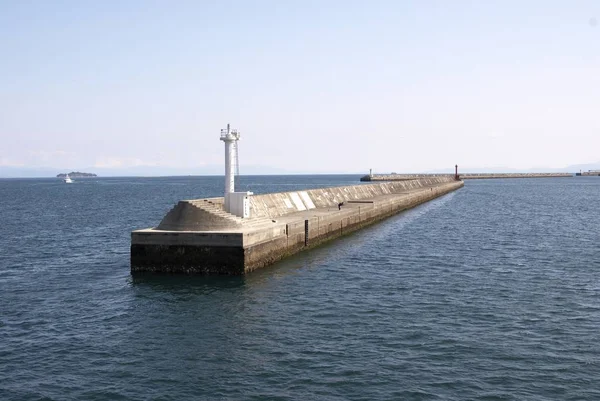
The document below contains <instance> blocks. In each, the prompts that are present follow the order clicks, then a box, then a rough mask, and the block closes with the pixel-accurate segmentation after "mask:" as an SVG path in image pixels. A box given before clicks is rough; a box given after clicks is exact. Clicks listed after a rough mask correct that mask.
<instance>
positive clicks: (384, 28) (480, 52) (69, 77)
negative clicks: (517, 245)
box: [0, 0, 600, 176]
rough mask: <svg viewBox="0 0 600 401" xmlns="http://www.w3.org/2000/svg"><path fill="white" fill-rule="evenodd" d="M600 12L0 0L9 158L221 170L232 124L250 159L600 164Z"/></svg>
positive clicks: (275, 167)
mask: <svg viewBox="0 0 600 401" xmlns="http://www.w3.org/2000/svg"><path fill="white" fill-rule="evenodd" d="M599 19H600V2H596V1H583V0H582V1H575V2H568V3H567V2H560V1H525V2H521V1H519V2H517V1H506V2H501V3H494V4H491V3H473V2H467V1H456V2H452V3H447V2H442V1H433V0H432V1H427V2H402V3H400V2H393V1H373V2H369V3H368V4H367V3H364V2H359V1H344V2H342V1H328V2H313V1H308V2H291V1H290V2H275V1H255V2H241V1H232V2H226V3H225V2H187V1H182V2H174V3H167V2H155V3H148V2H143V1H126V2H120V3H114V2H110V3H82V2H76V1H65V2H61V3H54V2H34V3H26V2H17V1H14V2H10V1H9V2H3V3H2V4H0V33H1V35H0V51H1V52H2V54H3V61H2V63H0V87H2V91H0V142H1V146H0V168H3V170H4V171H5V172H6V171H8V170H12V171H15V170H18V169H21V170H28V169H40V170H52V169H55V171H57V174H58V173H59V172H68V171H71V170H75V169H83V168H85V169H88V170H93V169H106V170H103V171H109V170H110V171H136V170H137V171H140V170H143V169H146V170H152V171H170V170H178V171H191V172H196V171H198V172H201V171H213V170H214V169H215V168H216V167H215V166H221V165H222V163H223V143H222V142H220V141H219V131H220V129H221V128H224V127H225V126H226V124H227V123H231V124H232V126H233V127H234V128H237V129H238V130H240V131H241V134H242V140H241V142H240V164H241V173H242V174H246V173H247V171H248V169H250V170H251V171H252V169H254V168H256V167H257V166H258V167H260V168H263V170H264V171H266V172H269V171H281V172H282V173H283V174H286V173H291V174H296V173H297V172H306V173H307V174H315V173H327V172H333V173H343V172H353V171H357V172H364V173H367V172H368V170H369V169H370V168H372V169H373V171H374V172H382V173H383V172H391V171H398V172H425V171H445V170H448V169H451V168H452V166H454V165H455V164H457V163H458V165H459V166H460V167H461V168H462V169H463V171H467V170H468V169H496V170H497V169H499V168H500V169H505V170H521V171H527V170H532V169H534V170H540V169H544V170H555V169H561V168H567V167H568V166H573V165H595V166H597V165H598V162H599V157H598V156H597V149H598V148H600V135H599V134H600V132H599V131H600V113H598V112H597V108H598V104H600V75H599V74H598V73H597V72H598V71H599V67H600V27H599V26H598V20H599ZM49 166H50V167H49ZM111 169H112V170H111ZM214 171H215V174H216V175H218V173H217V172H216V170H214ZM256 171H260V169H258V170H256ZM90 172H94V171H90ZM5 174H6V173H4V175H5ZM200 174H202V173H200ZM352 174H353V173H352ZM2 175H3V173H2V172H1V171H0V176H2Z"/></svg>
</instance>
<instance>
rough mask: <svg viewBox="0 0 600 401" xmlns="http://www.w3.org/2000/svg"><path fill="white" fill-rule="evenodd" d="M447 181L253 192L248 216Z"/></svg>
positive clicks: (446, 178)
mask: <svg viewBox="0 0 600 401" xmlns="http://www.w3.org/2000/svg"><path fill="white" fill-rule="evenodd" d="M448 182H454V176H448V175H443V176H437V177H425V178H420V179H411V180H405V181H395V182H383V183H376V184H367V185H352V186H345V187H332V188H319V189H311V190H307V191H292V192H279V193H274V194H265V195H255V196H252V197H251V198H250V204H251V216H252V217H269V218H277V217H281V216H285V215H287V214H290V213H296V212H299V211H304V210H311V209H315V208H322V207H337V205H338V203H341V202H348V201H352V200H361V199H370V198H374V197H376V196H380V195H389V194H400V193H403V192H406V191H408V190H413V189H417V188H425V187H430V186H434V185H439V184H443V183H448Z"/></svg>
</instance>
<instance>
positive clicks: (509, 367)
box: [0, 175, 600, 401]
mask: <svg viewBox="0 0 600 401" xmlns="http://www.w3.org/2000/svg"><path fill="white" fill-rule="evenodd" d="M358 179H359V176H354V175H351V176H344V175H313V176H297V175H294V176H240V177H238V183H237V188H238V189H240V190H250V191H253V192H254V193H256V194H260V193H268V192H275V191H289V190H298V189H304V188H316V187H329V186H337V185H358V184H359V182H358ZM74 181H75V182H74V183H73V184H64V183H63V182H62V181H61V180H59V179H2V180H0V400H336V401H337V400H490V401H491V400H600V177H573V178H545V179H513V180H510V179H498V180H473V181H467V182H465V186H464V188H461V189H459V190H457V191H455V192H452V193H450V194H448V195H445V196H443V197H441V198H438V199H436V200H433V201H431V202H428V203H426V204H423V205H421V206H419V207H416V208H414V209H411V210H409V211H406V212H403V213H401V214H398V215H396V216H393V217H391V218H389V219H387V220H385V221H383V222H381V223H379V224H376V225H374V226H371V227H369V228H366V229H363V230H360V231H358V232H356V233H354V234H351V235H349V236H346V237H343V238H340V239H337V240H335V241H333V242H330V243H328V244H326V245H323V246H321V247H318V248H316V249H312V250H310V251H307V252H303V253H300V254H297V255H295V256H292V257H290V258H288V259H286V260H284V261H281V262H278V263H276V264H275V265H273V266H271V267H268V268H264V269H261V270H258V271H256V272H254V273H252V274H249V275H247V276H245V277H187V276H164V275H162V276H161V275H155V276H152V275H151V276H134V277H132V276H131V274H130V262H129V247H130V232H131V231H132V230H135V229H140V228H148V227H153V226H156V225H157V224H158V223H159V222H160V220H161V219H162V217H163V216H164V215H165V214H166V213H167V212H168V211H169V210H170V208H171V207H173V206H174V204H175V203H176V202H178V201H179V200H181V199H193V198H202V197H212V196H219V195H220V194H221V193H222V190H223V178H222V177H200V176H190V177H160V178H88V179H82V178H76V179H74Z"/></svg>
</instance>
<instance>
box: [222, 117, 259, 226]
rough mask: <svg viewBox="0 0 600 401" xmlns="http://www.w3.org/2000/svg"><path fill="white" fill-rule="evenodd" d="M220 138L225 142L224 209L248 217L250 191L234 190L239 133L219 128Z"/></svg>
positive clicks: (228, 128) (237, 167) (237, 165)
mask: <svg viewBox="0 0 600 401" xmlns="http://www.w3.org/2000/svg"><path fill="white" fill-rule="evenodd" d="M221 140H222V141H223V142H225V199H224V206H225V211H226V212H228V213H232V214H235V215H236V216H239V217H250V203H249V200H248V197H249V196H250V195H252V192H235V173H236V171H239V156H238V144H237V141H239V140H240V133H239V132H238V131H237V130H235V129H231V127H230V125H229V124H227V128H225V129H222V130H221Z"/></svg>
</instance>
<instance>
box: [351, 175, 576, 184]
mask: <svg viewBox="0 0 600 401" xmlns="http://www.w3.org/2000/svg"><path fill="white" fill-rule="evenodd" d="M459 176H460V179H461V180H477V179H494V178H556V177H573V174H571V173H464V174H460V175H459ZM423 177H454V174H367V175H365V176H363V177H361V179H360V180H361V181H367V182H368V181H404V180H412V179H415V178H423Z"/></svg>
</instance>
